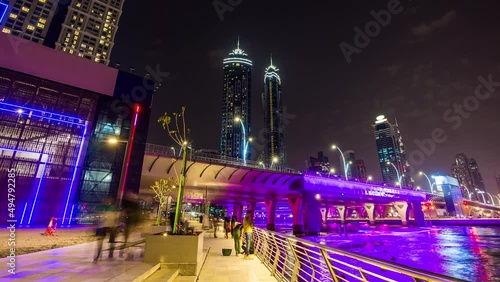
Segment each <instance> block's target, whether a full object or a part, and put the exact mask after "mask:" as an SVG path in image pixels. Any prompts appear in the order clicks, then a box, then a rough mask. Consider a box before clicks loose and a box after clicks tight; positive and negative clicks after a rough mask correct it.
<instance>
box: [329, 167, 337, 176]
mask: <svg viewBox="0 0 500 282" xmlns="http://www.w3.org/2000/svg"><path fill="white" fill-rule="evenodd" d="M332 173H335V169H334V168H330V172H328V176H330V174H332Z"/></svg>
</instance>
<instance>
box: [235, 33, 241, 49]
mask: <svg viewBox="0 0 500 282" xmlns="http://www.w3.org/2000/svg"><path fill="white" fill-rule="evenodd" d="M236 49H240V36H239V35H238V45H236Z"/></svg>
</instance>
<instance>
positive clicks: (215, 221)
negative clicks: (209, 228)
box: [212, 216, 219, 238]
mask: <svg viewBox="0 0 500 282" xmlns="http://www.w3.org/2000/svg"><path fill="white" fill-rule="evenodd" d="M218 221H219V219H218V218H217V217H216V216H214V218H212V225H213V226H214V238H217V224H218V223H219V222H218Z"/></svg>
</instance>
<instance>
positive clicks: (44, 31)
mask: <svg viewBox="0 0 500 282" xmlns="http://www.w3.org/2000/svg"><path fill="white" fill-rule="evenodd" d="M2 1H3V2H2ZM124 1H125V0H72V1H69V0H68V1H52V0H10V1H7V0H0V17H1V16H2V14H1V12H2V9H5V11H6V12H5V14H6V15H5V19H4V20H3V21H0V24H1V28H0V30H1V31H2V32H3V33H8V34H11V35H14V36H17V37H20V38H23V39H26V40H30V41H32V42H36V43H38V44H43V45H45V46H48V47H51V48H56V49H57V50H61V51H63V52H66V53H68V54H71V55H74V56H78V57H81V58H85V59H88V60H91V61H93V62H97V63H101V64H105V65H109V60H110V57H111V51H112V49H113V46H114V39H115V36H116V32H117V30H118V22H119V20H120V16H121V13H122V9H123V3H124ZM5 7H6V8H5Z"/></svg>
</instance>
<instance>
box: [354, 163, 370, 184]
mask: <svg viewBox="0 0 500 282" xmlns="http://www.w3.org/2000/svg"><path fill="white" fill-rule="evenodd" d="M354 167H355V168H354V171H355V173H356V178H357V179H359V180H360V181H363V182H364V181H366V180H367V175H366V166H365V161H363V160H356V163H355V166H354Z"/></svg>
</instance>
